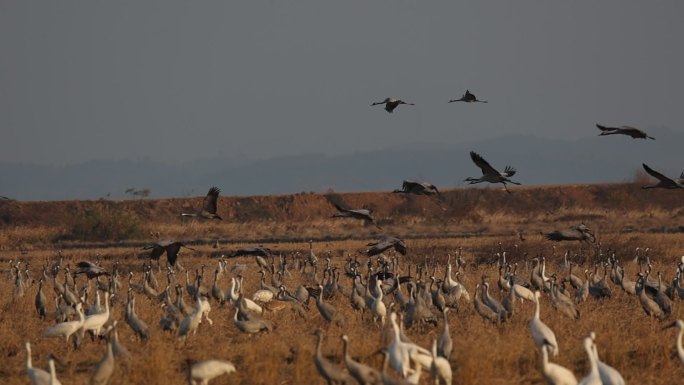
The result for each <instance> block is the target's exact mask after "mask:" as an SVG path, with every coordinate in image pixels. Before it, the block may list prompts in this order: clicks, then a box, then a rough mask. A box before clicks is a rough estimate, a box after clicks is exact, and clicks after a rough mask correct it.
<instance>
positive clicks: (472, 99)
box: [449, 90, 488, 103]
mask: <svg viewBox="0 0 684 385" xmlns="http://www.w3.org/2000/svg"><path fill="white" fill-rule="evenodd" d="M454 102H466V103H488V102H487V101H486V100H479V99H478V98H477V97H476V96H475V95H474V94H473V93H471V92H470V91H469V90H466V92H465V94H463V96H461V98H460V99H452V100H449V103H454Z"/></svg>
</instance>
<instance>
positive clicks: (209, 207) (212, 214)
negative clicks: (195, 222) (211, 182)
mask: <svg viewBox="0 0 684 385" xmlns="http://www.w3.org/2000/svg"><path fill="white" fill-rule="evenodd" d="M220 192H221V190H220V189H219V188H218V187H212V188H210V189H209V192H208V193H207V196H205V197H204V202H203V203H202V209H200V211H198V212H196V213H191V214H188V213H181V216H182V217H195V218H203V219H218V220H223V218H221V217H220V216H219V215H218V214H216V202H217V201H218V197H219V193H220Z"/></svg>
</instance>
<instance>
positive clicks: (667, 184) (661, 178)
mask: <svg viewBox="0 0 684 385" xmlns="http://www.w3.org/2000/svg"><path fill="white" fill-rule="evenodd" d="M641 165H642V166H644V170H646V172H647V173H648V174H649V175H651V176H652V177H654V178H656V179H658V183H657V184H654V185H647V186H641V188H642V189H649V188H666V189H678V188H684V172H683V173H681V174H680V175H679V178H677V179H670V178H668V177H666V176H665V175H663V174H661V173H659V172H658V171H655V170H654V169H652V168H650V167H648V166H647V165H646V163H642V164H641Z"/></svg>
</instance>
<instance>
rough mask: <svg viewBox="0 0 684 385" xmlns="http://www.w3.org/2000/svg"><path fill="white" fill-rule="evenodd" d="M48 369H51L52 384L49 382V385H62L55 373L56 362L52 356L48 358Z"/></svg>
mask: <svg viewBox="0 0 684 385" xmlns="http://www.w3.org/2000/svg"><path fill="white" fill-rule="evenodd" d="M48 367H49V368H50V382H48V384H50V385H61V383H60V382H59V380H58V379H57V374H56V373H55V360H54V358H53V357H52V355H50V356H49V357H48Z"/></svg>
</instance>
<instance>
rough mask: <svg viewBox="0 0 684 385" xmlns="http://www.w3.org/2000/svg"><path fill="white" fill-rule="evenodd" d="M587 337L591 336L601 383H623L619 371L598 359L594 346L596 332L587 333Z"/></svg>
mask: <svg viewBox="0 0 684 385" xmlns="http://www.w3.org/2000/svg"><path fill="white" fill-rule="evenodd" d="M589 337H591V341H592V343H593V346H592V349H593V351H594V358H595V359H596V365H597V367H598V371H599V376H600V377H601V382H602V383H603V385H625V379H624V378H622V375H621V374H620V372H618V371H617V370H616V369H615V368H614V367H612V366H610V365H608V364H606V363H605V362H602V361H601V359H599V355H598V349H597V348H596V333H594V332H591V333H589Z"/></svg>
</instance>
